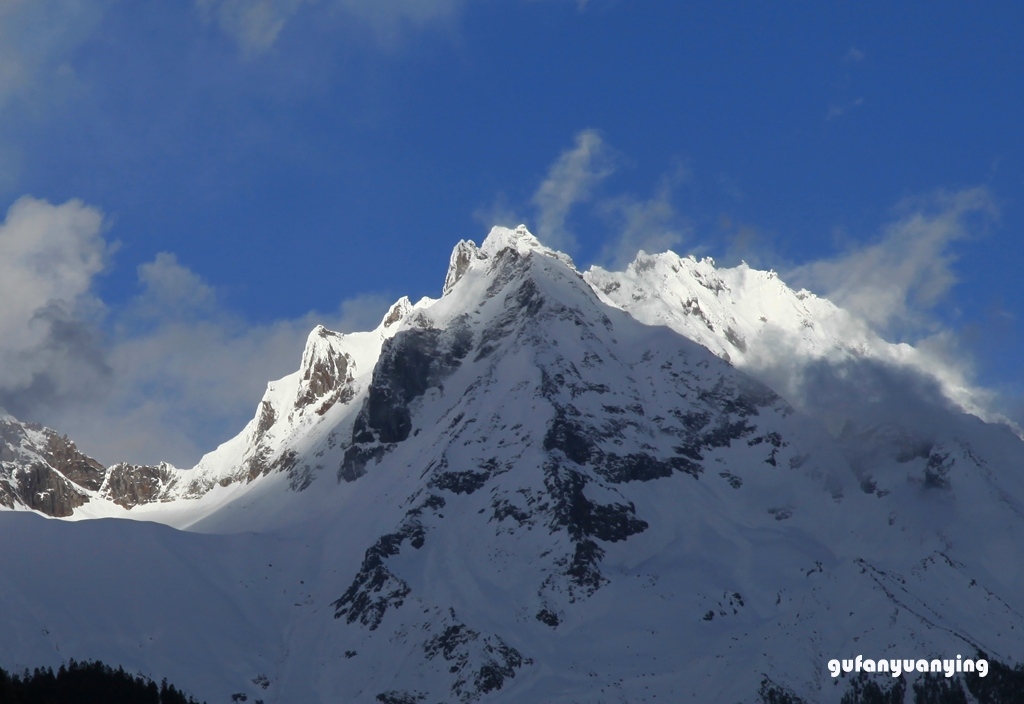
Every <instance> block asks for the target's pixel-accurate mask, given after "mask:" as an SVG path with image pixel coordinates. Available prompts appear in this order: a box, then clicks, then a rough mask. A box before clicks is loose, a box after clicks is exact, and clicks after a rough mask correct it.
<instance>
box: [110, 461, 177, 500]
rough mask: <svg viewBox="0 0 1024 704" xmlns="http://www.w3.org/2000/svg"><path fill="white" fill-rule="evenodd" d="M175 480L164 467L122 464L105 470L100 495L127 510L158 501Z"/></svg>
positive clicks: (169, 470)
mask: <svg viewBox="0 0 1024 704" xmlns="http://www.w3.org/2000/svg"><path fill="white" fill-rule="evenodd" d="M174 479H175V476H174V473H173V470H171V469H169V468H168V467H167V466H166V465H159V466H156V467H154V466H150V465H137V464H128V463H126V462H122V463H119V464H115V465H113V466H111V467H110V468H109V469H108V470H107V479H106V481H105V482H104V485H103V490H102V492H101V493H102V495H103V496H104V497H105V498H108V499H110V500H111V501H113V502H114V503H115V504H117V505H118V506H122V507H124V508H127V509H131V508H134V507H136V506H139V505H141V504H148V503H151V502H153V501H158V500H160V498H161V494H162V493H163V491H164V490H165V489H166V488H167V487H168V486H169V485H170V483H171V482H173V481H174Z"/></svg>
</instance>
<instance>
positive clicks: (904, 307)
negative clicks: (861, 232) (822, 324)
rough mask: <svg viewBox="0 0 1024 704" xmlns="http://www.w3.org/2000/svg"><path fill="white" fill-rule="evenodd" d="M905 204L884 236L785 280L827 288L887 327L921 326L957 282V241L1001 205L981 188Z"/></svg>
mask: <svg viewBox="0 0 1024 704" xmlns="http://www.w3.org/2000/svg"><path fill="white" fill-rule="evenodd" d="M901 210H902V211H903V215H902V216H901V217H900V218H899V219H898V220H896V221H895V222H893V223H891V224H889V225H888V226H886V227H885V228H884V230H883V232H882V237H881V239H880V240H879V241H877V242H874V243H872V244H869V245H867V246H863V247H857V248H854V249H851V250H849V251H847V252H844V253H843V254H841V255H839V256H837V257H834V258H831V259H825V260H822V261H816V262H812V263H810V264H805V265H803V266H800V267H797V268H795V269H793V270H792V271H790V272H788V273H787V275H786V278H787V280H789V281H791V282H792V283H795V284H797V285H800V286H804V287H806V288H809V289H811V290H814V291H817V292H819V293H823V294H824V295H825V296H827V297H828V298H829V299H831V300H832V301H834V302H835V303H836V304H837V305H839V306H842V307H843V308H846V309H848V310H850V311H852V312H854V313H856V314H857V315H859V316H861V317H862V318H864V319H865V320H867V321H868V322H869V323H871V324H872V325H873V326H874V327H875V328H876V329H878V330H880V331H882V332H886V331H889V332H892V331H893V330H894V329H895V328H900V327H903V328H907V327H909V328H914V327H919V326H921V325H922V324H923V322H924V320H925V317H926V316H925V312H927V311H929V310H930V309H932V308H933V307H934V306H935V305H936V304H937V303H938V302H939V301H940V300H941V299H942V297H943V296H944V295H945V294H946V293H947V292H948V291H949V289H950V288H951V287H952V286H953V284H955V283H956V275H955V274H954V272H953V268H952V265H953V263H954V262H955V260H956V255H955V254H954V253H953V252H952V251H951V245H953V244H954V243H955V242H957V241H960V240H964V239H967V238H969V237H972V236H974V235H977V234H979V233H980V231H981V230H982V229H983V228H984V226H985V224H986V223H987V222H988V221H989V220H991V219H992V218H995V217H996V216H997V215H998V211H997V208H996V205H995V202H994V200H993V198H992V196H991V194H990V193H989V192H988V190H987V189H985V188H983V187H980V188H971V189H966V190H962V191H958V192H955V193H946V192H941V193H938V194H935V195H933V196H930V197H929V198H926V199H924V200H917V201H907V202H906V203H904V204H903V205H902V206H901Z"/></svg>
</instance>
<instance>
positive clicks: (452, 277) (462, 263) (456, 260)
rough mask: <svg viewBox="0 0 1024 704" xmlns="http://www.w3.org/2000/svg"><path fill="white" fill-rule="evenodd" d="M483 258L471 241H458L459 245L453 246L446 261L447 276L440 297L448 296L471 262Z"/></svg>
mask: <svg viewBox="0 0 1024 704" xmlns="http://www.w3.org/2000/svg"><path fill="white" fill-rule="evenodd" d="M483 257H484V255H483V254H481V252H480V250H479V249H477V246H476V244H475V243H474V242H473V241H472V240H459V243H458V244H457V245H455V249H453V250H452V257H451V259H450V260H449V261H448V274H447V275H446V276H445V277H444V289H443V291H442V293H441V295H442V296H446V295H448V292H449V291H451V290H452V289H453V288H454V287H455V284H457V283H458V282H459V279H461V278H462V275H463V274H465V273H466V270H467V269H469V265H470V264H471V263H472V262H473V260H474V259H482V258H483Z"/></svg>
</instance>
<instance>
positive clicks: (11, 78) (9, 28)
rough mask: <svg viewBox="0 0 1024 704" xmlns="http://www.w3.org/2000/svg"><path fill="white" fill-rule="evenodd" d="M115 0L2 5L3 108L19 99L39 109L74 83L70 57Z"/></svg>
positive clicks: (30, 0) (19, 0)
mask: <svg viewBox="0 0 1024 704" xmlns="http://www.w3.org/2000/svg"><path fill="white" fill-rule="evenodd" d="M111 4H112V0H5V1H4V2H2V3H0V110H2V109H3V108H4V107H6V106H7V105H8V104H9V103H10V102H11V101H14V100H20V101H23V102H25V103H27V104H29V105H30V106H34V107H36V108H41V107H43V106H44V105H45V103H47V102H49V101H51V100H53V99H55V98H56V97H58V96H59V95H60V93H61V91H64V90H67V89H68V88H69V87H70V86H73V85H74V83H75V76H74V70H73V69H72V68H71V65H70V57H71V55H72V54H73V53H74V51H75V50H76V49H78V48H79V47H80V46H81V45H82V44H83V43H84V42H85V40H86V39H87V38H88V37H89V36H90V35H91V34H92V32H93V31H94V30H95V28H96V27H97V26H98V25H99V23H100V21H101V20H102V19H103V16H104V14H105V13H106V11H107V10H108V9H109V7H110V6H111Z"/></svg>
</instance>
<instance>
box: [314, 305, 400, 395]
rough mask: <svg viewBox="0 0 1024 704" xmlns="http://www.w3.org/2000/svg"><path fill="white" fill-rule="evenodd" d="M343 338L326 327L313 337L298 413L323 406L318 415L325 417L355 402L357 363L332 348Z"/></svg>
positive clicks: (316, 332)
mask: <svg viewBox="0 0 1024 704" xmlns="http://www.w3.org/2000/svg"><path fill="white" fill-rule="evenodd" d="M395 307H397V304H396V306H395ZM339 337H341V336H340V335H339V334H338V333H335V332H331V331H330V330H328V329H327V328H325V327H324V326H323V325H318V326H317V327H316V328H315V329H314V330H313V332H312V333H310V336H309V341H307V343H306V349H305V352H304V353H303V356H302V367H301V369H302V378H301V380H300V381H299V391H298V396H297V398H296V400H295V408H296V409H302V408H305V407H307V406H309V405H311V404H313V403H319V406H318V407H317V409H316V412H317V413H318V414H320V415H323V414H324V413H326V412H327V410H328V409H329V408H330V407H331V406H333V405H334V404H335V403H337V402H338V401H341V402H343V403H344V402H347V401H349V400H351V399H352V395H353V391H352V388H351V386H350V384H351V383H352V375H353V372H354V370H355V363H354V362H353V361H352V358H351V357H350V356H349V355H348V354H346V353H344V352H341V351H339V350H337V349H335V347H334V346H333V345H332V344H331V342H332V340H333V339H336V338H339Z"/></svg>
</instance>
